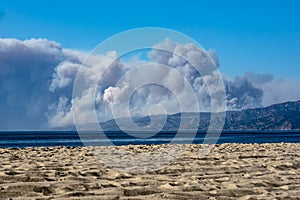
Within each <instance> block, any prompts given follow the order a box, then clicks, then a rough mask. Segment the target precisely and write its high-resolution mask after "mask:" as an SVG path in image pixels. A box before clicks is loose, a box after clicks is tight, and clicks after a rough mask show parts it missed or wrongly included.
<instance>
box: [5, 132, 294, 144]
mask: <svg viewBox="0 0 300 200" xmlns="http://www.w3.org/2000/svg"><path fill="white" fill-rule="evenodd" d="M105 136H106V137H107V138H103V137H102V139H101V137H99V135H97V133H92V132H87V134H86V137H85V138H82V135H81V137H80V136H79V135H78V133H77V132H76V131H0V147H1V148H9V147H12V148H23V147H44V146H85V145H86V144H88V145H101V144H106V143H103V141H104V140H105V141H107V140H109V141H110V142H111V145H117V146H118V145H129V144H134V145H137V144H167V143H170V142H171V141H173V143H178V144H182V143H191V141H192V143H193V144H202V143H203V141H204V138H205V136H206V134H205V133H197V134H196V135H195V136H194V135H193V137H192V136H191V135H189V134H186V135H183V136H180V137H176V138H175V136H176V133H174V132H160V133H158V134H156V135H155V136H153V137H150V138H146V139H143V138H136V137H132V136H130V135H127V134H126V133H124V132H122V131H115V132H106V133H105ZM191 137H192V139H191ZM174 138H175V139H174ZM215 139H216V140H217V139H218V140H217V144H221V143H279V142H290V143H300V131H243V132H241V131H239V132H237V131H235V132H228V131H226V132H222V134H221V135H220V137H219V138H215ZM83 140H84V141H85V142H82V141H83Z"/></svg>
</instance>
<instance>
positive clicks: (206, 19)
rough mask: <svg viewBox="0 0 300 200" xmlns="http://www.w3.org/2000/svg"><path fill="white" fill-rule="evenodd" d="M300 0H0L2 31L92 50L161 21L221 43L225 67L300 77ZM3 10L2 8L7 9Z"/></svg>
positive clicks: (208, 44)
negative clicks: (134, 29) (131, 31)
mask: <svg viewBox="0 0 300 200" xmlns="http://www.w3.org/2000/svg"><path fill="white" fill-rule="evenodd" d="M299 10H300V1H297V0H294V1H293V0H286V1H278V0H272V1H233V0H229V1H215V0H211V1H172V2H171V1H162V0H160V1H144V2H142V1H129V2H127V1H126V2H125V1H118V2H116V1H96V0H91V1H89V0H85V1H79V0H78V1H71V0H65V1H50V0H44V1H34V0H27V1H21V0H1V1H0V16H2V17H1V20H0V37H2V38H17V39H22V40H23V39H29V38H47V39H49V40H55V41H57V42H59V43H61V44H62V46H63V47H64V48H72V49H81V50H85V51H89V50H91V49H92V48H93V47H95V46H96V45H97V44H98V43H99V42H101V41H103V40H104V39H106V38H107V37H109V36H111V35H113V34H116V33H118V32H121V31H125V30H127V29H132V28H137V27H146V26H155V27H165V28H170V29H174V30H177V31H180V32H183V33H185V34H187V35H189V36H191V37H193V38H194V39H196V40H197V41H198V42H199V43H200V44H202V45H203V47H204V48H214V49H216V51H217V53H218V55H219V57H220V63H221V68H220V70H221V71H222V72H223V73H225V74H226V75H228V76H231V77H234V76H236V75H241V74H243V73H245V72H247V71H252V72H256V73H272V74H273V75H274V76H275V77H284V78H291V79H298V78H299V75H300V66H299V63H300V21H299V19H300V12H299ZM1 13H2V14H1Z"/></svg>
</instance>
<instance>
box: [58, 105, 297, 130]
mask: <svg viewBox="0 0 300 200" xmlns="http://www.w3.org/2000/svg"><path fill="white" fill-rule="evenodd" d="M199 115H200V123H199V128H198V129H199V131H206V130H207V128H208V127H209V123H210V117H211V114H210V113H184V114H182V113H177V114H174V115H168V116H167V118H166V122H165V124H164V126H163V128H162V130H163V131H172V130H173V131H174V130H177V129H178V127H179V124H180V121H181V119H182V117H184V118H185V120H186V122H188V123H186V124H185V127H184V128H185V129H186V130H189V129H190V126H189V123H190V124H192V123H193V120H195V119H196V117H197V116H199ZM152 117H153V119H155V118H157V117H159V116H152ZM121 120H123V122H124V124H127V123H126V121H127V120H129V119H126V118H124V119H121ZM134 121H135V123H136V124H137V125H138V126H142V127H144V126H147V125H149V123H150V117H149V116H147V117H141V118H136V119H134ZM154 121H157V120H154ZM128 124H130V123H128ZM100 125H101V127H102V129H103V130H105V131H118V130H120V129H119V127H118V125H117V124H116V122H115V120H113V119H112V120H109V121H107V122H102V123H100ZM153 127H154V129H155V128H156V127H155V124H154V126H153ZM125 128H126V129H128V130H135V131H138V129H136V127H131V126H130V125H128V126H126V127H125ZM157 128H158V126H157ZM59 129H60V130H61V129H68V130H70V129H75V127H71V126H70V127H64V128H59ZM224 130H234V131H239V130H300V101H296V102H285V103H280V104H274V105H271V106H268V107H265V108H255V109H248V110H242V111H228V112H226V119H225V124H224Z"/></svg>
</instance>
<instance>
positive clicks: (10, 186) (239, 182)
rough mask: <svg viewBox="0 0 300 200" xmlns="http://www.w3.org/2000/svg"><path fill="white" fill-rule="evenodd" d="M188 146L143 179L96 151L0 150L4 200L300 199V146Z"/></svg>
mask: <svg viewBox="0 0 300 200" xmlns="http://www.w3.org/2000/svg"><path fill="white" fill-rule="evenodd" d="M160 147H162V146H160V145H153V146H146V145H137V146H122V147H96V148H97V150H98V151H99V152H104V153H105V152H111V151H114V150H116V149H118V148H121V149H122V150H125V151H128V152H129V153H130V152H135V153H139V154H140V152H151V151H153V149H155V150H156V151H158V152H160V151H159V150H157V149H158V148H160ZM187 147H188V150H187V151H186V153H185V154H184V155H183V156H179V157H178V158H177V160H174V162H173V163H171V164H169V165H166V166H164V167H161V168H160V169H158V170H146V171H144V172H142V173H136V172H134V171H132V170H131V171H130V170H129V171H126V170H125V169H124V170H125V171H124V170H123V171H122V170H121V171H120V170H117V169H116V168H112V167H111V166H110V167H109V166H106V165H105V163H101V162H99V156H101V155H99V154H98V153H95V152H96V151H95V148H92V147H47V148H46V147H42V148H22V149H10V148H7V149H0V158H1V163H0V199H9V198H11V199H189V200H190V199H300V143H296V144H295V143H275V144H221V145H216V146H215V147H214V148H213V149H212V151H211V152H210V153H209V154H208V155H206V156H204V157H199V149H201V148H202V145H188V146H187ZM176 148H180V145H174V146H173V148H172V149H174V151H176ZM161 152H163V151H161ZM103 155H104V154H103ZM100 160H101V159H100ZM136 162H138V160H132V161H131V164H132V166H135V164H138V163H136Z"/></svg>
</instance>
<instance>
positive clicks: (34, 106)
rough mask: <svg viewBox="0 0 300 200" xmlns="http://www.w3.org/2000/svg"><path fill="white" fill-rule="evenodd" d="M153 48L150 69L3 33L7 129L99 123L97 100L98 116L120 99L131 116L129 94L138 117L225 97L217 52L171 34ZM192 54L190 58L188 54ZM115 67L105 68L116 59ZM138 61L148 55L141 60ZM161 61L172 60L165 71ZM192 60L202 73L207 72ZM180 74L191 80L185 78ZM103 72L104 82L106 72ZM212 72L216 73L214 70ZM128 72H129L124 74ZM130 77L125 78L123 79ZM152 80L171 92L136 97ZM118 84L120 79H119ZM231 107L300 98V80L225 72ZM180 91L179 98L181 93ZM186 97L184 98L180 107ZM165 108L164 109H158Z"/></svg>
mask: <svg viewBox="0 0 300 200" xmlns="http://www.w3.org/2000/svg"><path fill="white" fill-rule="evenodd" d="M161 47H163V48H164V49H168V52H167V51H162V50H158V49H154V50H152V51H150V53H149V55H148V56H149V59H150V60H149V62H150V63H151V62H153V63H156V64H151V67H148V68H145V69H144V70H140V71H139V70H135V71H133V72H134V73H128V72H129V71H130V70H134V67H135V66H137V65H135V64H134V63H124V62H123V61H121V60H120V59H119V58H118V54H117V52H114V51H112V52H107V53H106V54H105V55H91V56H90V57H89V59H88V60H87V61H86V62H85V63H84V65H83V60H84V58H85V56H86V54H85V53H83V52H80V51H76V50H69V49H63V48H62V46H61V45H60V44H59V43H57V42H53V41H48V40H45V39H31V40H24V41H20V40H16V39H0V67H1V70H0V95H1V98H0V112H1V113H5V116H4V115H2V117H1V119H0V129H45V128H49V127H63V126H69V125H72V124H73V112H74V111H76V113H77V114H78V116H77V118H78V119H79V120H80V122H82V123H92V122H93V121H92V119H93V118H92V117H91V113H92V112H93V109H94V107H95V105H96V115H97V116H98V119H99V121H104V120H108V119H111V118H112V117H113V116H112V113H111V110H110V106H111V105H112V104H113V105H116V108H117V109H118V114H119V116H121V117H122V116H123V115H125V113H126V111H125V110H124V109H125V108H127V103H128V102H127V100H128V99H130V101H129V104H130V105H129V107H130V113H131V114H132V115H133V116H135V115H136V116H143V115H148V114H149V113H151V108H152V107H153V105H161V106H162V107H163V108H164V110H162V113H164V112H167V113H176V112H181V111H209V110H210V109H211V105H214V104H215V105H217V104H218V102H211V98H210V95H211V93H214V94H215V95H218V94H219V93H220V90H221V89H222V88H211V91H208V88H207V85H206V83H211V85H214V83H215V82H214V81H218V80H217V79H216V78H215V76H217V74H216V73H217V72H214V71H209V70H207V69H208V67H207V66H208V65H210V64H211V62H212V60H210V58H212V59H213V62H214V63H215V64H216V66H217V67H218V66H219V60H218V57H217V53H216V52H215V51H214V50H208V51H207V52H205V51H203V50H201V49H199V48H197V47H196V46H195V45H193V44H177V43H174V42H172V41H171V40H165V41H163V42H161V43H159V44H157V45H154V48H161ZM182 56H184V57H187V58H188V59H189V60H191V63H188V62H187V61H186V60H184V59H183V58H182ZM111 62H112V64H111V65H110V66H109V68H107V69H105V67H106V66H107V65H108V64H109V63H111ZM136 63H139V64H144V63H145V61H141V60H139V59H136ZM161 65H167V66H169V69H168V70H165V69H163V68H162V67H161ZM193 66H196V67H197V68H198V69H200V71H201V72H203V74H202V76H201V75H200V74H199V72H198V71H197V70H195V68H194V67H193ZM78 70H81V72H82V73H81V74H82V77H77V78H79V79H80V78H81V79H82V80H84V81H82V88H83V90H82V91H81V93H80V94H75V95H74V98H73V97H72V89H73V84H74V80H75V77H76V75H77V72H78ZM174 70H175V71H176V72H178V73H179V74H181V75H182V77H184V78H185V79H180V78H178V77H179V76H178V73H175V72H174ZM102 73H103V74H104V75H103V77H102V79H101V82H99V79H100V77H99V74H102ZM207 74H209V75H207ZM123 75H126V76H123ZM120 79H121V80H123V81H122V82H118V80H120ZM145 79H146V80H148V79H149V80H153V81H154V82H160V83H162V84H163V85H167V86H171V88H172V91H170V90H169V89H167V88H166V87H163V86H161V85H158V84H150V85H146V86H144V87H140V88H138V89H137V90H135V92H134V93H133V95H132V96H131V97H130V96H129V95H130V91H131V90H132V88H133V87H134V85H138V83H141V82H142V81H145ZM117 82H118V83H117ZM187 83H189V84H190V85H191V86H192V89H193V90H194V91H195V93H196V95H197V98H198V100H199V102H200V110H197V107H195V105H196V102H195V101H194V100H193V99H192V98H190V95H189V93H188V91H189V90H188V87H187V86H188V85H187ZM224 83H225V89H226V94H227V97H226V102H227V108H228V109H230V110H232V109H233V110H239V109H245V108H253V107H260V106H265V105H270V104H273V103H278V102H283V101H287V100H298V99H300V93H299V92H298V90H297V88H296V87H297V85H299V83H300V81H298V80H295V81H292V80H278V79H274V78H273V76H272V75H270V74H264V75H259V74H254V73H246V74H245V75H243V76H241V77H236V78H235V79H234V80H230V79H227V78H224ZM176 97H177V98H176ZM178 98H179V99H183V100H184V101H185V105H188V106H185V107H180V105H179V102H178ZM155 113H156V114H158V113H159V110H155Z"/></svg>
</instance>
